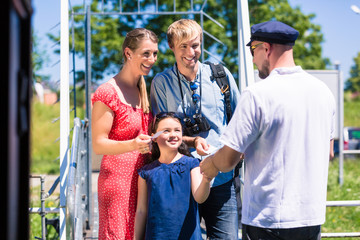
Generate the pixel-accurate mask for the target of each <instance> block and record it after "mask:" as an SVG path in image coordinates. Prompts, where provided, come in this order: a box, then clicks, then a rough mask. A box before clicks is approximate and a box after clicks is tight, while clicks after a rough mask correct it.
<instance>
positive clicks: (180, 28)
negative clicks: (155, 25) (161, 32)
mask: <svg viewBox="0 0 360 240" xmlns="http://www.w3.org/2000/svg"><path fill="white" fill-rule="evenodd" d="M166 35H167V40H168V44H169V46H170V47H174V45H175V44H181V43H183V42H185V41H187V40H191V39H194V38H196V37H197V36H199V35H200V41H202V28H201V27H200V25H199V24H198V23H197V22H196V21H194V20H191V19H180V20H178V21H176V22H173V23H172V24H171V25H170V26H169V28H168V30H167V33H166Z"/></svg>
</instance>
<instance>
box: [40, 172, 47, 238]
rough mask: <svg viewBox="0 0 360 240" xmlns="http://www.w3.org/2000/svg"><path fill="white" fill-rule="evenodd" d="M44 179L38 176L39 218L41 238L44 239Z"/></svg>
mask: <svg viewBox="0 0 360 240" xmlns="http://www.w3.org/2000/svg"><path fill="white" fill-rule="evenodd" d="M44 183H45V178H44V176H40V203H41V205H40V206H41V207H40V216H41V238H42V239H46V224H45V215H46V213H45V187H44V185H45V184H44Z"/></svg>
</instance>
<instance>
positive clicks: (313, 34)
mask: <svg viewBox="0 0 360 240" xmlns="http://www.w3.org/2000/svg"><path fill="white" fill-rule="evenodd" d="M103 2H104V4H102V1H100V0H93V1H92V2H91V6H90V8H91V12H92V14H91V61H92V78H93V81H98V80H100V79H102V78H103V77H104V76H105V75H108V74H114V73H116V72H117V71H118V70H119V67H120V66H119V65H120V64H121V62H122V50H121V44H122V42H123V40H124V37H125V35H126V33H127V32H128V31H130V30H131V29H133V28H135V27H145V28H149V29H151V30H153V31H154V32H155V33H156V34H157V35H158V37H159V40H160V42H159V50H160V54H159V55H158V62H157V64H156V65H155V66H154V67H153V70H152V71H151V72H150V75H149V77H150V78H151V77H152V76H154V73H157V72H161V71H163V70H164V69H165V68H167V67H170V66H172V65H173V63H174V61H175V59H174V56H173V54H172V52H171V50H170V49H169V48H168V46H167V41H166V31H167V27H168V26H169V25H170V24H171V23H172V22H173V21H175V20H177V19H180V18H193V19H195V20H196V21H198V22H199V23H202V24H203V28H204V30H205V31H206V33H205V34H204V49H206V50H207V51H209V52H211V53H212V54H213V55H215V56H216V57H217V58H218V59H220V60H222V61H223V62H224V63H225V64H226V66H227V67H228V68H229V69H230V71H231V72H232V73H233V74H234V77H235V78H237V72H238V62H237V61H238V60H237V55H238V50H237V48H238V46H237V2H236V1H233V0H208V1H206V4H205V5H203V4H204V1H203V0H193V3H194V5H193V9H191V5H190V1H176V2H175V4H176V6H174V5H173V4H174V1H172V0H164V1H159V2H158V6H157V9H155V8H156V6H155V4H154V2H153V1H150V0H145V1H142V2H141V3H140V6H138V2H137V1H130V0H129V1H121V2H122V6H121V7H120V3H119V0H112V1H110V0H108V1H103ZM174 9H176V11H177V12H182V13H180V14H178V15H175V13H174ZM201 9H203V11H204V12H205V13H206V14H208V15H209V16H210V17H211V18H213V19H215V20H216V21H217V22H219V23H220V24H221V25H222V26H223V28H222V27H220V26H219V25H217V24H215V23H214V22H213V21H212V20H211V19H210V18H209V17H207V15H204V17H203V18H202V19H200V18H201V17H200V15H199V14H189V13H188V12H189V11H191V10H192V11H194V12H199V11H200V10H201ZM139 11H140V12H141V13H142V14H136V13H137V12H139ZM85 12H86V11H85V9H84V7H83V5H81V6H74V7H73V13H74V15H73V16H74V23H73V24H74V32H75V34H74V35H75V52H76V54H77V55H78V56H79V57H84V55H85V41H84V40H85V34H84V33H85V30H84V29H85V28H84V24H85V16H84V13H85ZM119 12H122V13H124V14H123V15H119ZM154 12H156V13H157V14H153V13H154ZM103 13H111V14H110V15H108V14H103ZM129 13H134V14H129ZM165 13H170V14H171V15H165ZM249 15H250V23H251V24H256V23H259V22H263V21H267V20H279V21H283V22H285V23H287V24H289V25H291V26H293V27H294V28H296V29H297V30H299V32H300V36H299V39H298V41H297V43H296V45H295V47H294V52H295V62H296V63H297V64H298V65H301V66H302V67H303V68H304V69H325V68H326V66H327V65H329V64H330V61H329V59H327V58H322V49H321V43H322V42H323V35H322V33H321V28H320V26H319V25H316V24H313V23H311V20H312V19H313V18H314V17H315V15H314V14H309V15H304V14H303V13H302V12H301V10H300V8H299V7H296V8H294V9H293V8H292V7H291V6H290V5H289V3H288V1H287V0H269V1H263V0H249ZM207 33H209V34H211V35H212V36H214V37H215V38H217V39H219V40H220V41H221V42H222V43H224V45H223V44H221V43H219V42H218V41H216V40H214V39H213V38H211V37H209V36H208V34H207ZM49 37H50V38H51V39H52V40H54V41H58V40H59V37H57V36H52V35H49ZM203 57H204V59H205V60H208V59H210V60H212V61H219V60H217V59H212V58H211V57H210V56H209V55H208V54H207V53H206V52H203ZM79 74H80V73H78V74H77V76H78V77H80V75H82V76H83V74H80V75H79Z"/></svg>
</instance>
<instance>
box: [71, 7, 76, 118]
mask: <svg viewBox="0 0 360 240" xmlns="http://www.w3.org/2000/svg"><path fill="white" fill-rule="evenodd" d="M72 13H74V9H72ZM74 21H75V20H74V14H72V15H71V22H72V24H71V36H72V49H71V52H72V68H73V70H72V73H73V85H74V86H73V91H74V98H73V99H74V118H76V76H75V29H74Z"/></svg>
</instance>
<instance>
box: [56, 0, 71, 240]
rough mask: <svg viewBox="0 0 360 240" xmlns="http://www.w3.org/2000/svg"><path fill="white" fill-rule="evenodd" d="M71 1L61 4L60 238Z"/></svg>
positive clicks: (63, 211) (67, 123)
mask: <svg viewBox="0 0 360 240" xmlns="http://www.w3.org/2000/svg"><path fill="white" fill-rule="evenodd" d="M68 4H69V2H68V0H61V6H60V233H59V234H60V240H65V239H66V221H65V220H66V177H67V171H68V162H69V161H68V158H69V154H68V150H69V132H70V129H69V126H70V111H69V5H68Z"/></svg>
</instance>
